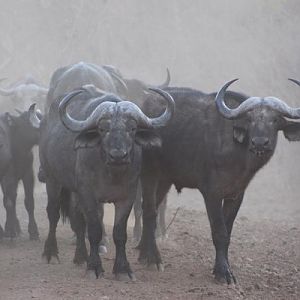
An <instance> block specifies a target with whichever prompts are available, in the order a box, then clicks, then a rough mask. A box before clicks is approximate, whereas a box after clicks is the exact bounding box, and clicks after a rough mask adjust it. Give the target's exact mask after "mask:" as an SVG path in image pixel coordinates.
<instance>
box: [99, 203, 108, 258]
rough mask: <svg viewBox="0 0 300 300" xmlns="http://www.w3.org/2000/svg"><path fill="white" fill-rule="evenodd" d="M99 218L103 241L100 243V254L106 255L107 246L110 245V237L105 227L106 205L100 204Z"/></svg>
mask: <svg viewBox="0 0 300 300" xmlns="http://www.w3.org/2000/svg"><path fill="white" fill-rule="evenodd" d="M98 212H99V218H100V222H101V227H102V239H101V242H100V247H99V253H106V252H107V248H106V246H107V245H108V237H107V233H106V230H105V225H104V221H103V219H104V204H102V203H100V204H99V209H98Z"/></svg>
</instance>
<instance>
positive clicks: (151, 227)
mask: <svg viewBox="0 0 300 300" xmlns="http://www.w3.org/2000/svg"><path fill="white" fill-rule="evenodd" d="M148 183H149V182H147V184H144V185H143V231H142V238H141V241H140V244H139V246H138V249H139V250H140V255H139V261H140V262H142V263H146V264H147V265H153V264H154V265H156V266H157V269H158V270H159V271H162V270H163V264H162V259H161V256H160V252H159V250H158V247H157V244H156V238H155V232H156V224H157V207H158V206H159V205H160V204H161V202H162V201H163V199H164V198H165V197H166V195H167V193H168V191H169V189H170V187H171V183H169V182H160V183H159V184H158V187H157V189H155V185H154V184H148Z"/></svg>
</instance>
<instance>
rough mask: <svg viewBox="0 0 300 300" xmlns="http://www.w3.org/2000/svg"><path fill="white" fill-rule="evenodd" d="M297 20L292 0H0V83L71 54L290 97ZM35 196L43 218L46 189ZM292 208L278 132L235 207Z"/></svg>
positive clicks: (159, 76) (296, 73) (292, 168)
mask: <svg viewBox="0 0 300 300" xmlns="http://www.w3.org/2000/svg"><path fill="white" fill-rule="evenodd" d="M299 25H300V1H298V0H264V1H261V0H252V1H249V0H231V1H229V0H215V1H208V0H206V1H203V0H198V1H196V0H190V1H186V0H165V1H161V0H148V1H146V0H144V1H141V0H123V1H120V0H119V1H118V0H88V1H87V0H73V1H69V0H10V1H5V0H0V78H3V77H5V78H7V79H6V80H5V81H2V82H1V83H0V85H1V87H7V86H8V85H9V83H12V82H15V81H16V80H18V79H20V78H22V77H24V76H25V75H26V74H32V75H33V76H34V77H35V78H36V79H37V80H38V81H40V82H42V83H43V84H44V86H48V85H49V80H50V77H51V75H52V73H53V72H54V71H55V70H56V69H57V68H58V67H61V66H64V65H68V64H71V63H76V62H79V61H86V62H92V63H96V64H110V65H114V66H116V67H117V68H119V69H120V71H121V72H122V74H123V75H124V76H125V77H127V78H138V79H141V80H143V81H145V82H147V83H151V84H159V83H161V82H163V81H164V80H165V77H166V68H167V67H168V68H169V69H170V72H171V84H170V85H171V86H180V87H181V86H186V87H193V88H196V89H199V90H202V91H204V92H214V91H217V90H218V89H219V88H220V87H221V86H222V85H223V84H224V83H225V82H226V81H228V80H231V79H233V78H240V80H239V81H238V82H237V83H235V84H234V85H233V86H232V89H233V90H236V91H239V92H243V93H245V94H247V95H249V96H275V97H277V98H280V99H282V100H284V101H286V102H287V103H288V104H290V105H291V106H294V107H296V106H298V107H300V88H299V87H297V86H296V85H294V84H292V83H291V82H289V81H288V80H287V78H295V79H298V80H300V52H299V49H300V33H299ZM0 101H1V103H3V102H5V101H7V99H4V98H1V99H0ZM2 107H3V105H2ZM39 201H42V204H37V205H42V206H43V211H42V216H39V217H38V220H39V219H40V221H41V220H42V219H43V221H42V222H45V224H46V223H47V222H46V221H45V220H44V219H45V218H46V213H45V210H44V207H45V205H46V198H45V197H43V198H42V200H40V199H39V197H36V202H39ZM18 202H20V205H19V204H18V205H19V206H20V207H19V208H18V210H19V211H23V210H24V207H23V204H22V201H20V199H19V201H18ZM178 206H181V207H185V208H187V209H195V210H197V211H198V212H199V213H202V212H204V211H205V210H204V206H203V201H202V196H201V195H200V193H199V192H198V191H191V190H187V189H184V191H183V193H182V194H181V195H179V196H177V195H176V193H175V192H174V191H172V192H171V196H170V201H169V207H171V208H173V209H175V208H177V207H178ZM18 213H19V212H18ZM20 213H21V212H20ZM21 214H22V213H21ZM299 215H300V143H297V142H294V143H289V142H288V141H287V140H286V139H285V138H284V137H283V135H282V134H280V137H279V141H278V146H277V148H276V151H275V155H274V157H273V158H272V159H271V161H270V162H269V163H268V164H267V165H266V166H265V167H264V168H263V169H262V170H260V171H259V172H258V174H257V175H256V176H255V178H254V180H253V181H252V182H251V184H250V186H249V187H248V189H247V191H246V196H245V199H244V203H243V205H242V209H241V211H240V213H239V216H246V217H247V218H249V219H250V220H253V221H256V222H257V221H258V222H259V221H260V220H262V219H264V220H268V221H270V220H271V221H273V222H274V223H276V222H277V221H278V222H281V221H282V222H284V223H287V224H290V225H291V226H292V224H294V225H295V226H297V225H299ZM24 219H26V215H25V213H24ZM4 220H5V219H4V208H3V209H1V219H0V221H1V224H3V222H4ZM21 221H22V218H21ZM24 222H25V221H24ZM39 225H40V224H39V223H38V226H39ZM24 226H25V225H24ZM45 228H47V226H45ZM64 230H66V229H64ZM245 230H246V229H245ZM24 231H25V230H24ZM41 231H42V232H43V230H41ZM206 231H207V236H209V230H208V228H206ZM45 233H46V229H45ZM253 235H255V233H253ZM44 236H45V235H44ZM39 248H40V249H39V250H41V248H42V246H41V245H40V246H39ZM62 248H63V245H61V246H60V249H62ZM40 252H41V251H40ZM211 254H212V253H211ZM70 260H71V259H70ZM42 267H43V265H40V268H42ZM68 267H69V265H68ZM73 272H74V269H73ZM108 272H110V271H108ZM49 299H50V298H49ZM112 299H113V298H112ZM178 299H179V298H178Z"/></svg>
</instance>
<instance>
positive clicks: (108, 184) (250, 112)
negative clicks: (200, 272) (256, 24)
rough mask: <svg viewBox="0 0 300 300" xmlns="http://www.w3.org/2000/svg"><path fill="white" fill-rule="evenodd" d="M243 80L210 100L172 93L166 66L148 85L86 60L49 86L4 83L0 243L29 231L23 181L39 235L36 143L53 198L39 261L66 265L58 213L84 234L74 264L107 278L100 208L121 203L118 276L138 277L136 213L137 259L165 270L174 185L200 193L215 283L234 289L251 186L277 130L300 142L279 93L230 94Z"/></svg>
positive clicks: (0, 91) (184, 91)
mask: <svg viewBox="0 0 300 300" xmlns="http://www.w3.org/2000/svg"><path fill="white" fill-rule="evenodd" d="M236 80H237V79H234V80H231V81H229V82H227V83H226V84H225V85H224V86H223V87H222V88H221V89H220V90H219V92H217V93H211V94H206V93H203V92H201V91H199V90H195V89H191V88H185V87H170V86H169V83H170V73H169V70H167V78H166V80H165V82H163V83H162V84H160V85H150V84H147V83H145V82H143V81H141V80H138V79H128V78H126V77H124V76H123V75H122V73H121V72H120V71H119V70H118V69H117V68H116V67H114V66H111V65H96V64H91V63H85V62H80V63H77V64H73V65H69V66H65V67H61V68H58V69H57V70H56V71H55V72H54V73H53V75H52V77H51V80H50V84H49V88H46V87H44V86H43V85H42V84H40V83H38V82H37V81H36V80H35V79H34V78H33V77H32V76H27V77H26V78H25V79H23V80H21V81H19V82H16V83H14V84H12V85H11V86H7V87H6V88H0V95H2V96H3V97H2V98H3V101H5V103H7V105H6V106H5V107H6V111H8V112H6V113H4V114H2V115H1V116H0V138H1V140H0V180H1V187H2V191H3V202H4V207H5V209H6V223H5V226H4V229H3V228H2V227H1V226H0V238H4V237H9V238H15V237H16V236H17V235H18V234H19V233H20V231H21V229H20V224H19V221H18V218H17V214H16V198H17V187H18V183H19V181H20V180H22V182H23V186H24V194H25V200H24V202H25V208H26V210H27V212H28V217H29V222H28V232H29V236H30V239H33V240H36V239H39V231H38V227H37V224H36V221H35V217H34V198H33V190H34V166H33V156H34V155H33V147H34V145H38V147H39V162H40V167H39V171H38V178H39V180H40V181H42V182H44V183H45V185H46V191H47V196H48V204H47V215H48V219H49V232H48V237H47V239H46V241H45V245H44V251H43V254H42V255H43V257H45V258H46V260H47V261H48V262H50V261H51V260H52V259H59V258H58V245H57V240H56V227H57V223H58V221H59V219H60V217H62V219H63V220H65V219H66V218H68V219H69V220H70V224H71V228H72V230H73V231H74V233H75V235H76V249H75V254H74V258H73V262H74V263H75V264H82V263H85V262H86V263H87V272H88V273H90V274H92V276H96V278H98V277H101V276H103V272H104V270H103V266H102V262H101V258H100V255H99V251H100V249H101V245H102V246H105V241H106V239H107V238H106V231H105V227H104V224H103V214H104V210H103V205H104V203H113V204H114V207H115V217H114V226H113V241H114V244H115V248H116V254H115V260H114V266H113V273H114V275H115V277H116V279H118V280H135V276H134V272H133V270H132V269H131V267H130V263H129V261H128V260H127V256H126V242H127V221H128V217H129V214H130V212H131V210H132V208H133V207H134V211H135V217H136V218H135V219H136V222H135V227H134V238H135V239H136V240H138V241H139V243H138V246H137V248H138V249H139V261H140V262H142V263H144V264H147V265H155V266H156V267H157V269H158V270H163V263H162V258H161V255H160V251H159V249H158V247H157V244H156V238H157V236H158V232H160V234H162V235H166V226H165V219H164V216H165V209H166V201H167V200H166V197H167V194H168V192H169V190H170V188H171V186H172V185H174V186H175V188H176V190H177V191H178V192H180V191H181V189H183V188H193V189H198V190H199V191H200V193H201V194H202V196H203V198H204V202H205V206H206V210H207V215H208V219H209V222H210V227H211V234H212V241H213V244H214V247H215V253H216V256H215V264H214V268H213V273H214V276H215V278H216V279H217V281H220V282H227V283H228V284H230V283H235V282H236V279H235V276H234V274H233V272H232V270H231V268H230V263H229V258H228V249H229V244H230V237H231V232H232V227H233V223H234V220H235V218H236V215H237V213H238V210H239V208H240V206H241V204H242V201H243V197H244V193H245V190H246V188H247V186H248V184H249V182H250V181H251V179H252V178H253V177H254V176H255V174H256V172H257V171H258V170H259V169H261V168H262V167H263V166H264V165H265V164H267V163H268V161H269V160H270V159H271V157H272V155H273V153H274V151H275V147H276V143H277V136H278V131H282V132H283V134H284V136H285V138H286V139H287V140H289V141H299V140H300V123H299V122H297V119H300V108H291V107H290V106H288V105H287V104H286V103H285V102H283V101H282V100H280V99H278V98H275V97H264V98H261V97H249V96H247V95H244V94H240V93H237V92H233V91H227V89H228V88H229V86H230V85H231V84H233V83H234V82H235V81H236ZM291 81H293V82H294V83H296V84H297V85H300V82H299V81H297V80H294V79H291ZM1 85H3V83H1ZM7 98H8V99H7ZM13 110H16V112H13ZM158 215H159V218H158V217H157V216H158ZM141 220H142V221H141ZM141 222H142V224H141ZM157 223H158V224H160V226H157ZM157 227H159V228H157ZM86 236H87V238H88V241H89V252H88V250H87V247H86V239H85V238H86Z"/></svg>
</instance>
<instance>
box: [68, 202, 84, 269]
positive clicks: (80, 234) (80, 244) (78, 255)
mask: <svg viewBox="0 0 300 300" xmlns="http://www.w3.org/2000/svg"><path fill="white" fill-rule="evenodd" d="M74 202H75V201H72V204H73V205H72V207H71V211H70V223H71V228H72V230H73V231H74V232H75V234H76V250H75V256H74V259H73V262H74V264H78V265H80V264H82V263H84V262H86V261H87V257H88V253H87V249H86V244H85V232H86V222H85V219H84V215H83V214H82V212H81V211H80V209H79V207H78V206H77V204H76V203H74Z"/></svg>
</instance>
